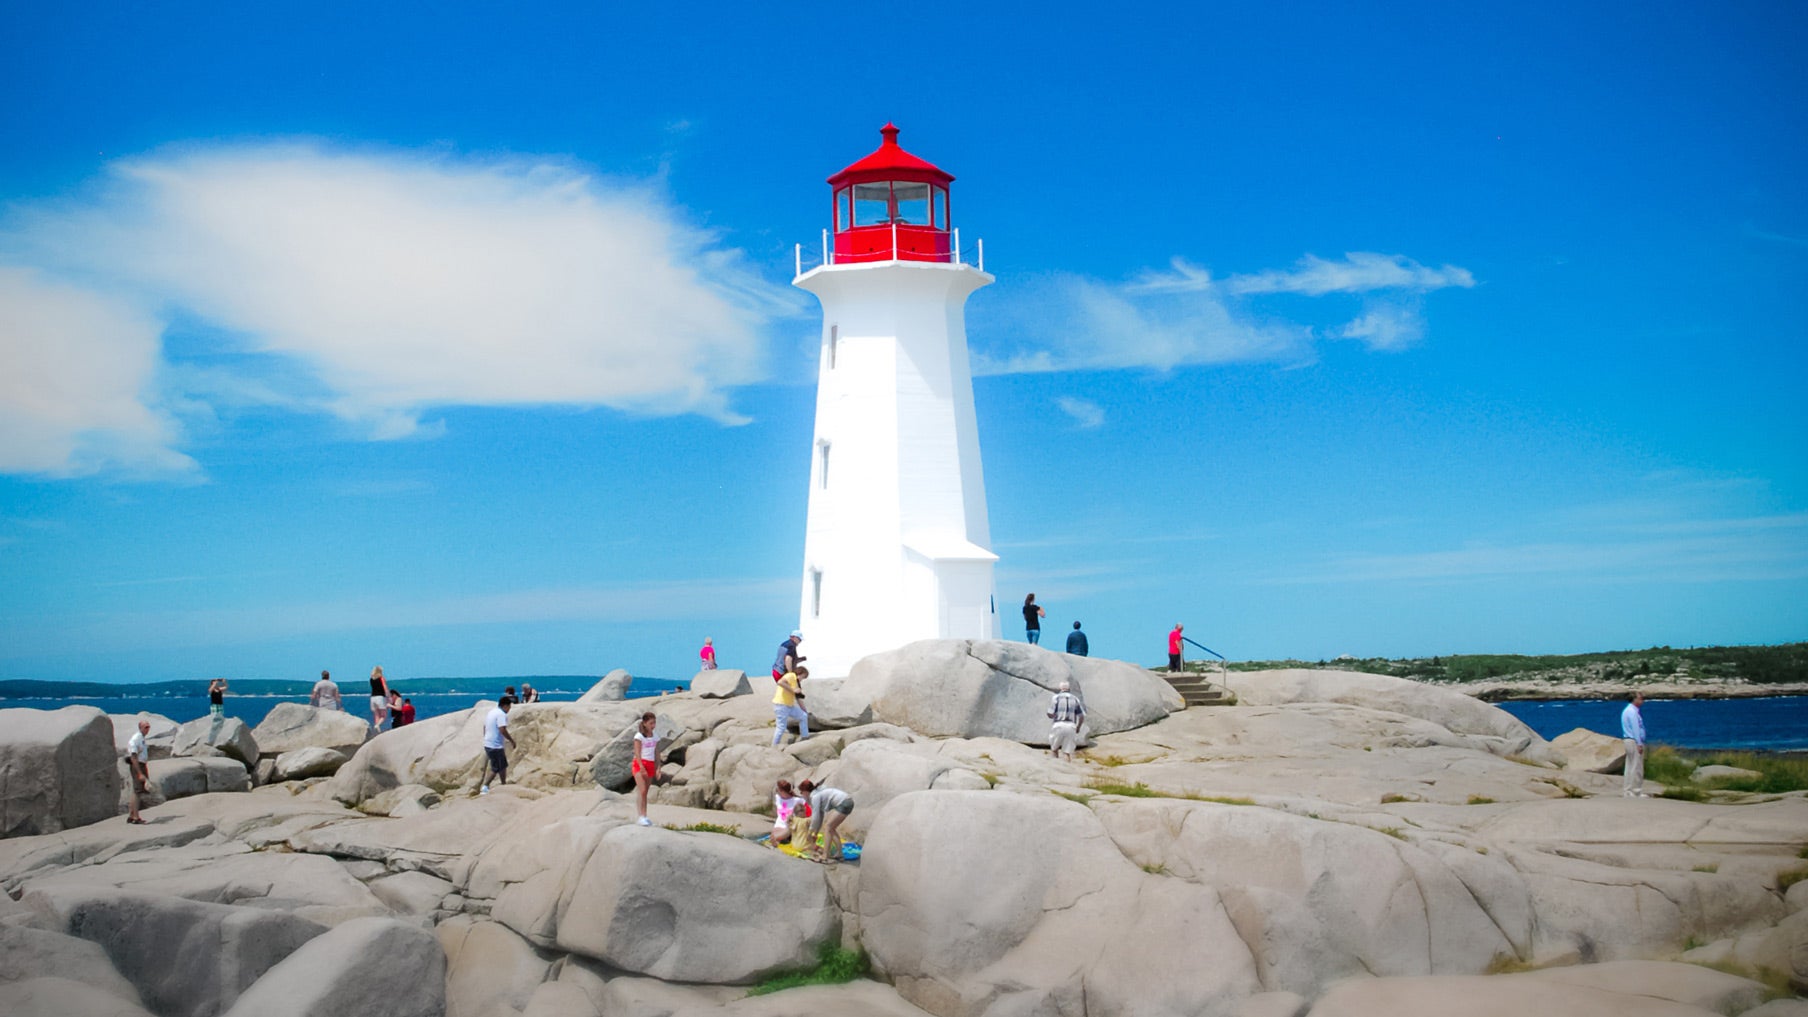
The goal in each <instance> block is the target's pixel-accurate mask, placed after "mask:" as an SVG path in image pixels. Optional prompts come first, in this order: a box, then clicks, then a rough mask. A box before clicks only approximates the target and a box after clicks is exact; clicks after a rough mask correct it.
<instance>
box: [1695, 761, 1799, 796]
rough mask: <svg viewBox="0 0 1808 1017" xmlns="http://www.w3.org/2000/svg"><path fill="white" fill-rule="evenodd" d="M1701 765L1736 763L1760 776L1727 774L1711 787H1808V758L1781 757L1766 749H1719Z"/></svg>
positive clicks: (1776, 790)
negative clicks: (1732, 775)
mask: <svg viewBox="0 0 1808 1017" xmlns="http://www.w3.org/2000/svg"><path fill="white" fill-rule="evenodd" d="M1701 765H1702V766H1736V767H1738V768H1739V769H1741V770H1752V771H1754V772H1756V773H1757V774H1758V776H1757V777H1728V778H1725V779H1722V780H1717V781H1714V782H1713V783H1712V784H1711V785H1710V786H1712V787H1716V788H1721V789H1723V790H1727V791H1752V792H1756V793H1759V794H1782V793H1783V792H1785V791H1801V790H1804V789H1808V759H1803V758H1801V757H1799V756H1778V755H1771V754H1768V753H1763V752H1716V753H1714V754H1713V755H1711V756H1705V757H1703V758H1702V759H1701Z"/></svg>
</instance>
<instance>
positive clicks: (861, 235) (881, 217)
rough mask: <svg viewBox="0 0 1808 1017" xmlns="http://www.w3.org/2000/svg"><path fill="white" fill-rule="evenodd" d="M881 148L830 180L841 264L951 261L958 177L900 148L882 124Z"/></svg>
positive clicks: (836, 258)
mask: <svg viewBox="0 0 1808 1017" xmlns="http://www.w3.org/2000/svg"><path fill="white" fill-rule="evenodd" d="M879 133H880V134H881V135H883V136H884V138H885V140H884V141H883V142H881V143H880V145H879V150H878V151H876V152H874V153H873V154H872V155H869V156H867V157H866V158H864V159H862V160H860V161H859V162H857V163H854V164H853V165H852V166H849V167H848V168H847V169H844V170H842V171H841V172H840V173H837V174H835V175H834V176H832V177H830V178H829V186H830V187H832V188H834V193H835V254H834V263H835V264H837V265H849V264H857V263H860V262H867V261H893V260H897V261H942V262H946V261H952V260H953V255H952V254H951V253H950V251H951V249H950V246H949V243H948V235H949V231H950V230H951V229H952V228H953V227H952V226H951V225H950V222H949V219H948V185H949V184H950V183H951V182H953V180H954V177H953V176H951V175H949V174H947V173H944V172H942V171H941V170H940V169H937V168H936V167H935V166H933V165H931V164H930V163H927V162H924V161H923V160H921V159H919V158H917V157H916V156H914V155H911V154H910V153H909V152H906V151H904V150H903V149H902V148H899V147H898V129H897V128H896V127H894V126H892V125H891V124H886V125H885V126H884V127H883V128H880V130H879Z"/></svg>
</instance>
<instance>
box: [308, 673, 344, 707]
mask: <svg viewBox="0 0 1808 1017" xmlns="http://www.w3.org/2000/svg"><path fill="white" fill-rule="evenodd" d="M308 705H309V706H312V707H316V708H318V709H322V710H343V709H345V704H344V703H343V702H341V701H340V699H339V683H338V682H335V681H333V676H332V675H331V674H329V673H328V672H326V671H322V672H320V680H319V681H317V682H315V683H314V691H313V692H310V693H308Z"/></svg>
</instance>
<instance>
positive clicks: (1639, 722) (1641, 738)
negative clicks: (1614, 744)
mask: <svg viewBox="0 0 1808 1017" xmlns="http://www.w3.org/2000/svg"><path fill="white" fill-rule="evenodd" d="M1644 705H1645V694H1644V693H1643V692H1634V693H1633V694H1632V701H1631V702H1629V703H1627V704H1626V708H1625V709H1624V710H1621V711H1620V735H1621V737H1623V738H1624V739H1625V741H1626V769H1625V771H1624V775H1625V780H1624V781H1623V787H1622V791H1621V793H1622V794H1624V795H1625V796H1626V797H1628V798H1647V797H1650V796H1649V795H1647V794H1645V715H1644V713H1642V712H1641V711H1640V710H1639V707H1641V706H1644Z"/></svg>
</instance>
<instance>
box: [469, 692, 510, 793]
mask: <svg viewBox="0 0 1808 1017" xmlns="http://www.w3.org/2000/svg"><path fill="white" fill-rule="evenodd" d="M514 705H515V700H514V699H513V698H512V697H509V696H503V697H502V698H501V699H498V700H497V701H496V705H495V706H492V707H490V712H489V714H488V715H487V716H485V717H484V718H483V755H484V771H483V786H482V787H480V788H478V789H477V793H478V794H480V795H487V794H489V793H490V774H495V775H496V783H498V784H502V785H504V786H507V784H508V752H507V751H505V750H504V749H503V747H502V743H503V742H504V741H505V740H506V741H507V742H508V744H510V745H513V744H515V736H514V735H512V734H509V729H508V714H509V708H510V707H512V706H514Z"/></svg>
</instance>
